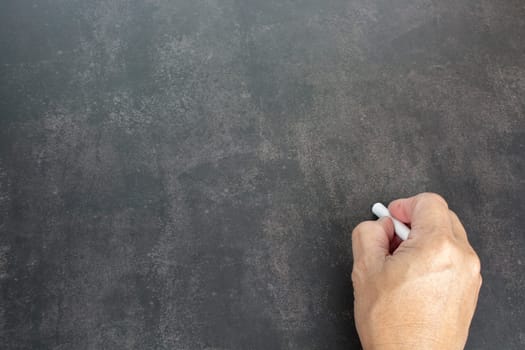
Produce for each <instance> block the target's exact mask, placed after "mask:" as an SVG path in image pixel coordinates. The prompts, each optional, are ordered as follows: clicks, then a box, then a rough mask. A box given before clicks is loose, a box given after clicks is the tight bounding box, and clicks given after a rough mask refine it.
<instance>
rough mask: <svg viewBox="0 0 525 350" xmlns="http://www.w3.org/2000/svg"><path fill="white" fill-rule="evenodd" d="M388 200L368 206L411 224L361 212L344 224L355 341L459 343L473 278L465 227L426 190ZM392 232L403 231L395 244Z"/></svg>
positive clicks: (477, 279)
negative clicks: (351, 224)
mask: <svg viewBox="0 0 525 350" xmlns="http://www.w3.org/2000/svg"><path fill="white" fill-rule="evenodd" d="M389 208H390V210H388V209H387V208H385V206H384V205H382V204H380V203H376V204H374V205H373V207H372V208H371V209H372V211H373V212H374V214H375V215H377V216H379V217H385V216H388V217H390V218H391V217H392V215H393V216H395V217H396V218H397V219H399V220H402V222H406V223H409V224H410V225H411V228H410V229H409V228H408V227H406V226H405V225H403V224H402V223H401V222H400V221H399V220H396V219H391V220H392V223H390V222H388V221H389V220H376V221H370V220H367V221H364V222H362V223H360V224H358V225H357V226H356V227H355V228H354V230H353V231H352V256H353V268H352V285H353V287H354V290H353V292H354V320H355V325H356V329H357V333H358V334H359V339H360V340H361V345H362V347H363V349H367V350H368V349H381V350H398V349H416V348H417V349H425V350H430V349H439V350H441V349H463V348H464V347H465V343H466V340H467V337H468V331H469V326H470V323H471V320H472V316H473V315H474V311H475V309H476V302H477V300H478V294H479V289H480V286H481V275H480V261H479V258H478V257H477V255H476V253H475V252H474V250H473V249H472V247H471V246H470V244H469V242H468V239H467V232H466V230H465V228H464V227H463V225H462V224H461V221H459V219H458V217H457V215H456V214H454V212H452V211H451V210H450V209H449V208H448V204H447V202H446V201H445V199H443V197H441V196H439V195H437V194H434V193H422V194H418V195H417V196H414V197H410V198H402V199H397V200H394V201H392V203H391V204H390V206H389ZM409 227H410V226H409ZM394 231H395V233H394ZM395 234H397V235H398V236H399V237H400V238H401V239H406V238H407V236H410V239H407V240H406V241H404V242H403V243H401V244H400V245H398V246H397V244H398V243H399V242H398V241H399V239H397V237H395ZM393 237H394V239H392V238H393ZM396 246H397V247H396Z"/></svg>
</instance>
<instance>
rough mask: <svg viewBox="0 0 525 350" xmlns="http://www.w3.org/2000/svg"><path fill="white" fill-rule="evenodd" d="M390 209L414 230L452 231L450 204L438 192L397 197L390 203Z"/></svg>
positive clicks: (397, 217)
mask: <svg viewBox="0 0 525 350" xmlns="http://www.w3.org/2000/svg"><path fill="white" fill-rule="evenodd" d="M388 210H390V213H391V214H392V215H393V216H394V217H395V218H396V219H398V220H400V221H403V222H405V223H408V224H410V226H411V228H412V230H414V229H417V230H428V231H431V232H433V231H435V230H439V229H446V230H443V231H446V232H450V231H451V222H450V218H449V210H448V204H447V202H446V201H445V200H444V199H443V197H441V196H440V195H438V194H435V193H428V192H427V193H420V194H418V195H416V196H413V197H410V198H402V199H397V200H395V201H393V202H391V203H390V204H389V205H388ZM439 231H441V230H439Z"/></svg>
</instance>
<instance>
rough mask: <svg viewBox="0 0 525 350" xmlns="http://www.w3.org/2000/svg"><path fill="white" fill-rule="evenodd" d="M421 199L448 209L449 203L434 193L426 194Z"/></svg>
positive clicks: (421, 195)
mask: <svg viewBox="0 0 525 350" xmlns="http://www.w3.org/2000/svg"><path fill="white" fill-rule="evenodd" d="M420 199H421V200H425V201H429V202H433V203H440V204H442V205H443V206H445V207H446V208H448V203H447V201H446V200H445V198H443V197H442V196H441V195H439V194H437V193H434V192H424V193H421V194H420Z"/></svg>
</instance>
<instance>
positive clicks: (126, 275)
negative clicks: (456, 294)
mask: <svg viewBox="0 0 525 350" xmlns="http://www.w3.org/2000/svg"><path fill="white" fill-rule="evenodd" d="M524 96H525V3H524V2H523V1H522V0H502V1H496V0H481V1H480V0H461V1H457V0H443V1H431V0H394V1H392V0H373V1H371V0H322V1H321V0H317V1H313V0H279V1H277V0H265V1H262V0H244V1H241V0H238V1H234V0H176V1H170V0H98V1H84V0H67V1H66V0H38V1H37V0H34V1H28V0H3V1H1V2H0V284H1V297H0V302H1V304H0V344H3V345H2V346H1V348H2V349H56V350H58V349H181V350H183V349H188V350H193V349H208V350H212V349H214V350H219V349H222V350H229V349H232V350H233V349H358V348H359V342H358V339H357V335H356V333H355V330H354V325H353V318H352V302H353V300H352V289H351V282H350V270H351V265H352V260H351V256H350V255H349V253H348V249H349V247H350V245H349V241H348V238H349V234H348V232H349V231H350V230H351V228H352V227H353V226H354V225H355V224H357V223H358V222H359V221H361V220H363V219H367V218H369V217H370V214H369V211H368V209H369V205H370V204H371V203H372V202H373V201H377V200H383V201H385V202H388V201H389V200H391V199H393V198H397V197H399V196H407V195H411V194H414V193H417V192H420V191H425V190H432V191H436V192H440V193H442V194H443V195H444V196H445V197H446V198H447V199H448V200H449V201H450V206H451V207H452V208H453V209H455V210H456V211H457V212H458V214H459V216H460V217H461V218H462V219H463V221H464V223H465V225H466V227H467V229H468V232H469V234H470V239H471V242H472V244H473V246H474V247H475V249H476V250H477V251H478V253H479V255H480V257H481V261H482V270H483V276H484V285H483V288H482V291H481V295H480V300H479V306H478V311H477V314H476V316H475V319H474V322H473V325H472V330H471V337H470V340H469V345H468V348H469V349H523V348H525V330H524V326H523V325H524V324H525V316H524V313H525V307H524V304H525V293H524V292H523V291H524V290H525V276H524V270H525V257H524V252H525V236H524V230H523V222H524V218H523V214H524V212H525V206H524V200H523V197H524V196H525V184H524V170H525V168H524V165H525V155H524V153H525V118H524V113H525V97H524Z"/></svg>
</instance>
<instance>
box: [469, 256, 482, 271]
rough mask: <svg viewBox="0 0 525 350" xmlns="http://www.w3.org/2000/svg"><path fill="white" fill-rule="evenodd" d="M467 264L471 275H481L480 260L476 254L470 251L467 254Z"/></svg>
mask: <svg viewBox="0 0 525 350" xmlns="http://www.w3.org/2000/svg"><path fill="white" fill-rule="evenodd" d="M468 261H469V262H468V266H469V269H470V272H471V273H472V275H474V276H478V275H479V276H481V261H480V260H479V257H478V255H477V254H476V253H475V252H474V251H472V252H471V253H470V254H469V260H468Z"/></svg>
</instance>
